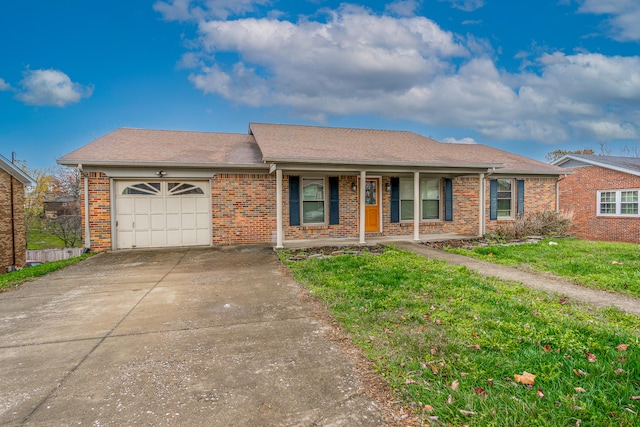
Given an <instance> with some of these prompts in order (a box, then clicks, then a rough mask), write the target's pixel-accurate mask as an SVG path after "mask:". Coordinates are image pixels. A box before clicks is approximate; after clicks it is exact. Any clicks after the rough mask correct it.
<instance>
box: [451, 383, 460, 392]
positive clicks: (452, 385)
mask: <svg viewBox="0 0 640 427" xmlns="http://www.w3.org/2000/svg"><path fill="white" fill-rule="evenodd" d="M459 388H460V381H458V380H455V381H454V382H452V383H451V390H453V391H458V389H459Z"/></svg>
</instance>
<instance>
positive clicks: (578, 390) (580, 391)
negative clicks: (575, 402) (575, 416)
mask: <svg viewBox="0 0 640 427" xmlns="http://www.w3.org/2000/svg"><path fill="white" fill-rule="evenodd" d="M574 390H575V391H576V393H586V392H587V390H585V389H583V388H582V387H574Z"/></svg>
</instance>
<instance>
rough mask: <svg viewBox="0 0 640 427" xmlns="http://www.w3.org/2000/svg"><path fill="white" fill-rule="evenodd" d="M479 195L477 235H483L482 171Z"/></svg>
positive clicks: (483, 190) (483, 197)
mask: <svg viewBox="0 0 640 427" xmlns="http://www.w3.org/2000/svg"><path fill="white" fill-rule="evenodd" d="M479 187H480V197H479V198H478V199H479V200H480V201H479V202H478V205H479V206H478V210H479V213H478V236H479V237H482V236H484V231H485V222H484V221H485V217H484V209H485V203H486V200H485V183H484V173H481V174H480V185H479Z"/></svg>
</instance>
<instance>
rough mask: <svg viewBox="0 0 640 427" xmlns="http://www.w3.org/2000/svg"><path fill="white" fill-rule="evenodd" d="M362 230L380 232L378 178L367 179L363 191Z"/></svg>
mask: <svg viewBox="0 0 640 427" xmlns="http://www.w3.org/2000/svg"><path fill="white" fill-rule="evenodd" d="M364 205H365V207H364V214H365V215H364V218H365V220H364V229H365V231H367V232H379V231H380V178H367V181H366V184H365V189H364Z"/></svg>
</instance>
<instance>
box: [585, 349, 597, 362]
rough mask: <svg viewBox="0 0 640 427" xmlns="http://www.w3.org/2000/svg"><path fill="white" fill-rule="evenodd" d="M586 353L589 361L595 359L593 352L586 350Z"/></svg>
mask: <svg viewBox="0 0 640 427" xmlns="http://www.w3.org/2000/svg"><path fill="white" fill-rule="evenodd" d="M585 354H586V355H587V360H588V361H589V362H591V363H593V362H595V361H596V355H595V354H593V353H589V352H588V351H587V352H586V353H585Z"/></svg>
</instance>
